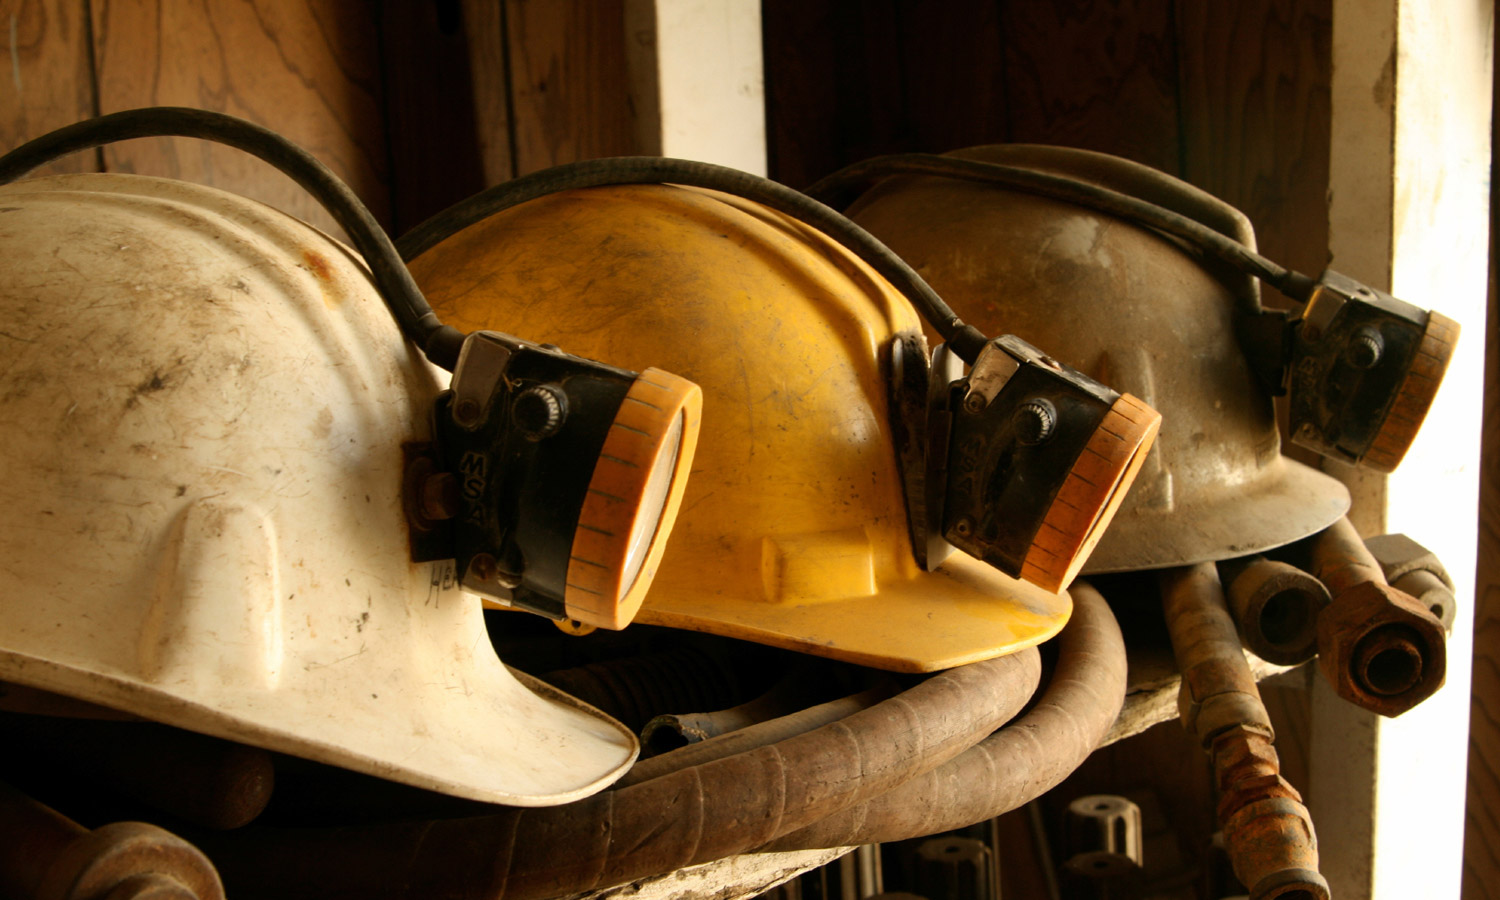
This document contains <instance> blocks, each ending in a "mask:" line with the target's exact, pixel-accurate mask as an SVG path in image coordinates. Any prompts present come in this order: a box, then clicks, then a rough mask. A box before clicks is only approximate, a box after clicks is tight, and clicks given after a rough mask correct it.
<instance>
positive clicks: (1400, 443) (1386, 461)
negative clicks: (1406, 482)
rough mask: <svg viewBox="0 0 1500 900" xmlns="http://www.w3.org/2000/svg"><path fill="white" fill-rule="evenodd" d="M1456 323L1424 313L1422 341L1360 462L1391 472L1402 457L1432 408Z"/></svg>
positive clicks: (1454, 340)
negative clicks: (1425, 327) (1424, 321)
mask: <svg viewBox="0 0 1500 900" xmlns="http://www.w3.org/2000/svg"><path fill="white" fill-rule="evenodd" d="M1458 332H1459V325H1458V323H1457V322H1455V321H1453V320H1452V319H1450V318H1448V317H1447V316H1445V315H1443V314H1442V313H1440V312H1437V311H1435V310H1434V311H1432V312H1429V313H1428V314H1427V329H1426V330H1425V331H1423V332H1422V341H1421V343H1420V344H1418V345H1417V352H1416V355H1415V356H1414V357H1413V358H1412V361H1411V368H1410V369H1409V370H1408V371H1407V373H1406V378H1405V379H1404V380H1402V382H1401V388H1400V390H1399V391H1397V392H1396V399H1395V401H1394V402H1393V403H1392V404H1391V409H1390V412H1388V413H1386V417H1385V421H1383V422H1381V423H1380V431H1378V432H1377V433H1376V434H1375V439H1374V440H1373V441H1371V442H1370V449H1369V450H1367V451H1365V458H1364V460H1363V463H1364V465H1366V466H1368V467H1369V468H1372V469H1374V470H1376V471H1378V472H1386V473H1390V472H1394V471H1396V466H1398V465H1400V464H1401V459H1402V457H1404V456H1406V451H1407V450H1408V449H1410V448H1411V444H1412V441H1414V440H1416V437H1417V432H1418V431H1419V430H1421V428H1422V420H1423V419H1425V418H1427V410H1428V409H1430V408H1431V407H1432V399H1433V397H1434V396H1436V395H1437V390H1438V388H1439V387H1440V386H1442V383H1443V375H1444V374H1445V373H1446V372H1447V371H1448V362H1449V361H1450V360H1451V359H1453V348H1454V345H1455V344H1457V343H1458Z"/></svg>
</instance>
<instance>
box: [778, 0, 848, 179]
mask: <svg viewBox="0 0 1500 900" xmlns="http://www.w3.org/2000/svg"><path fill="white" fill-rule="evenodd" d="M834 6H835V4H834V0H762V3H761V27H762V28H763V29H764V35H763V42H764V46H765V76H766V165H767V169H768V170H769V172H770V175H771V177H772V178H774V179H775V180H777V181H780V182H782V183H784V184H789V185H791V186H793V187H798V188H802V187H806V186H807V185H809V184H811V183H812V182H813V181H816V180H817V179H818V177H819V176H821V175H824V174H827V173H828V172H831V171H833V170H834V169H836V168H838V167H839V163H840V160H842V159H843V153H842V151H841V149H840V131H839V129H837V128H834V127H831V120H830V118H829V116H830V114H831V113H832V112H833V111H834V110H836V109H837V107H838V90H837V69H838V63H837V57H836V56H835V55H834V54H833V53H832V52H830V51H831V50H832V49H833V41H832V30H833V28H834Z"/></svg>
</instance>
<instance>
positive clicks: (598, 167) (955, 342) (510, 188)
mask: <svg viewBox="0 0 1500 900" xmlns="http://www.w3.org/2000/svg"><path fill="white" fill-rule="evenodd" d="M616 184H680V185H687V186H689V187H699V188H707V189H709V190H715V191H722V192H724V193H726V194H733V195H735V196H737V197H743V198H745V199H747V200H753V201H755V202H756V203H759V204H761V205H762V206H767V207H770V208H771V209H774V210H776V211H777V212H780V213H784V214H785V215H788V216H791V217H792V218H794V219H796V220H798V221H800V222H803V223H805V224H807V225H810V226H812V227H813V228H816V229H817V230H819V231H821V232H822V233H823V234H825V235H827V236H828V237H830V238H832V239H833V240H835V241H837V242H838V243H839V244H841V245H843V246H844V247H845V248H846V249H848V250H849V251H850V252H852V253H853V254H854V255H855V256H858V257H859V258H860V259H862V260H864V261H865V263H866V264H868V265H869V266H870V268H872V269H874V270H875V271H876V272H878V273H880V275H881V276H883V277H884V278H885V279H886V280H887V281H889V282H890V283H891V284H892V285H893V286H894V287H895V288H896V289H897V290H898V291H900V292H901V293H902V294H904V295H905V296H906V298H907V299H908V300H910V301H911V304H912V305H913V306H915V307H916V308H917V309H918V310H919V311H920V312H921V313H922V315H923V316H924V317H925V318H926V319H927V321H928V322H929V323H931V324H932V327H933V328H934V329H935V330H936V331H937V333H938V334H940V335H942V336H943V339H944V340H946V341H947V342H948V344H949V347H950V348H951V349H952V350H953V352H954V353H955V354H957V355H958V357H959V358H960V359H962V360H963V361H964V362H967V363H969V364H971V365H972V364H973V362H974V360H975V359H976V358H977V357H978V356H979V351H980V350H982V349H984V346H985V344H987V343H989V341H988V339H987V338H985V336H984V334H983V333H981V332H980V331H979V330H978V329H976V328H974V327H972V326H969V325H965V324H964V322H963V320H962V319H960V318H959V317H958V314H957V313H955V312H954V311H953V310H952V309H951V308H950V307H949V306H948V304H947V303H945V302H943V298H941V297H939V296H938V295H937V292H936V291H934V290H933V289H932V287H931V286H930V285H928V284H927V282H926V281H924V280H923V279H922V276H920V275H918V274H917V273H916V271H915V270H913V269H912V267H911V266H909V265H907V264H906V261H905V260H903V259H902V258H901V257H899V256H897V255H896V254H895V253H894V252H892V251H891V249H890V248H889V247H887V246H886V245H885V244H883V243H881V242H880V240H879V239H878V238H876V237H875V236H874V235H872V234H870V233H869V232H868V231H865V230H864V229H863V228H861V227H859V226H858V225H856V224H855V223H854V222H852V221H851V220H850V219H849V218H848V217H847V216H845V215H844V214H843V213H840V212H838V211H837V210H834V209H830V208H829V207H827V206H824V205H823V204H822V203H819V202H818V201H816V200H814V199H812V198H811V197H808V196H807V195H805V194H803V193H801V192H799V191H794V190H792V189H791V188H789V187H787V186H786V185H783V184H778V183H777V182H774V181H772V180H770V179H769V178H762V177H760V176H759V175H751V174H750V173H749V172H741V171H739V170H738V169H731V168H728V167H726V166H716V165H714V164H712V163H705V162H696V161H693V160H685V159H669V158H662V157H657V156H619V157H613V158H609V159H590V160H584V161H582V162H576V163H568V164H566V165H561V166H554V167H552V168H550V169H543V170H542V171H540V172H533V173H532V174H530V175H524V176H522V177H520V178H516V179H513V180H511V181H507V182H504V183H503V184H497V185H495V186H494V187H491V188H487V189H485V190H483V191H481V192H479V193H478V194H475V195H474V196H472V197H469V198H468V199H466V200H460V201H459V202H458V203H455V204H454V205H452V206H450V207H448V208H447V209H445V210H443V211H442V212H440V213H438V214H437V215H435V216H433V217H432V218H430V219H428V220H427V221H425V222H423V223H422V224H420V225H418V226H417V227H416V228H413V229H412V230H411V231H408V232H407V233H406V234H404V235H402V236H401V237H400V239H398V240H397V241H396V248H397V249H398V250H399V251H400V252H401V256H402V258H404V259H407V260H412V259H415V258H417V257H418V256H420V255H422V253H424V252H426V251H427V250H428V249H430V248H431V247H433V246H435V245H436V244H438V243H440V242H442V241H443V240H444V239H445V238H447V237H449V236H450V235H453V234H455V233H457V232H459V231H462V230H463V229H465V228H467V227H468V226H470V225H473V224H474V223H475V222H479V221H482V220H483V219H487V218H489V217H490V216H492V215H494V214H495V213H498V212H501V211H503V210H506V209H510V208H511V207H513V206H519V205H521V204H522V203H525V202H527V201H528V200H535V199H536V198H538V197H544V196H546V195H548V194H555V193H557V192H559V191H568V190H576V189H579V188H590V187H602V186H604V185H616Z"/></svg>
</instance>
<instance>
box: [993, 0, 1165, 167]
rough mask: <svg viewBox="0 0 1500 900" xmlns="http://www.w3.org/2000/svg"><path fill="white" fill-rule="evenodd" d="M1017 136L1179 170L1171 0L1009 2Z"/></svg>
mask: <svg viewBox="0 0 1500 900" xmlns="http://www.w3.org/2000/svg"><path fill="white" fill-rule="evenodd" d="M1003 6H1004V10H1003V13H1002V16H1001V27H1002V28H1003V30H1004V35H1005V92H1006V109H1007V113H1006V114H1007V116H1008V118H1009V121H1010V139H1011V140H1012V141H1017V142H1021V143H1036V144H1062V145H1066V146H1070V147H1080V148H1083V149H1085V150H1098V151H1101V152H1104V153H1113V154H1115V155H1117V156H1123V157H1125V158H1127V159H1133V160H1135V161H1136V162H1140V163H1145V164H1146V165H1148V166H1154V167H1156V168H1158V169H1161V170H1162V171H1164V172H1167V173H1169V174H1172V175H1176V174H1179V171H1180V169H1179V163H1178V119H1177V99H1176V97H1177V47H1176V34H1175V31H1174V28H1173V25H1172V10H1173V4H1172V3H1171V2H1170V0H1057V2H1054V3H1035V2H1030V0H1005V2H1004V4H1003Z"/></svg>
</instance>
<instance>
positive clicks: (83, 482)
mask: <svg viewBox="0 0 1500 900" xmlns="http://www.w3.org/2000/svg"><path fill="white" fill-rule="evenodd" d="M0 318H3V320H4V324H3V325H0V343H3V344H4V345H5V354H4V361H3V362H0V459H3V461H4V462H3V465H4V471H5V475H6V477H5V478H4V479H3V483H0V567H3V571H4V574H5V578H6V583H7V585H8V588H9V590H8V592H7V595H6V598H5V600H4V601H3V602H0V679H4V680H6V681H10V682H13V683H19V684H24V685H28V686H31V687H36V688H41V689H44V690H48V691H54V692H57V693H60V694H65V695H70V696H73V697H77V698H81V699H84V700H88V701H91V702H94V703H99V704H104V705H107V706H111V707H115V708H117V709H120V710H124V711H127V712H130V713H133V714H137V715H140V716H144V717H148V718H151V719H155V720H158V721H162V722H166V723H169V724H172V725H175V726H179V727H183V728H188V729H192V730H194V731H200V732H204V733H207V734H213V735H217V736H220V737H225V738H229V739H233V740H238V741H243V742H246V743H251V744H256V745H259V746H262V747H266V748H269V749H273V750H278V751H283V752H287V753H292V754H296V755H298V756H303V757H306V758H309V759H313V760H317V761H320V762H325V763H332V764H337V765H341V766H345V767H347V768H350V769H354V770H357V771H361V772H365V773H369V774H373V775H378V776H381V777H385V778H390V779H393V780H396V781H401V782H405V783H407V784H411V785H416V786H419V787H423V788H429V789H432V790H438V791H443V792H445V793H449V794H454V795H458V796H462V797H468V798H473V799H477V800H484V801H490V802H499V803H508V804H516V805H523V806H537V805H546V804H554V803H562V802H566V801H569V800H572V799H575V798H578V797H582V796H585V795H587V794H589V793H592V792H594V791H596V790H598V789H600V788H601V787H603V786H605V785H606V784H608V783H609V782H610V781H612V780H613V779H614V778H615V777H617V776H618V775H620V774H621V773H622V772H623V771H624V770H625V769H626V768H627V767H628V766H629V765H630V764H631V762H632V761H633V760H634V759H635V755H636V749H637V745H636V742H635V739H634V737H633V736H632V735H631V734H630V733H628V732H627V731H626V730H625V729H624V728H623V727H622V726H621V725H619V724H618V723H617V722H615V721H613V720H611V719H609V718H607V717H606V716H604V715H602V714H601V713H599V712H597V711H596V710H593V709H590V708H588V707H586V706H584V705H583V704H581V703H579V702H577V701H575V700H573V699H572V698H569V697H567V696H566V695H563V694H561V693H559V692H556V691H553V690H551V689H549V688H546V687H545V686H541V685H539V684H534V683H529V682H528V683H523V682H522V681H519V680H518V679H517V677H516V676H514V675H512V673H511V672H510V671H509V670H507V669H506V667H505V666H504V665H503V664H502V663H501V661H500V660H499V659H498V658H497V657H496V656H495V653H494V651H493V649H492V646H491V643H490V641H489V637H488V634H487V632H486V630H485V625H484V621H483V618H482V613H481V608H480V604H479V601H478V600H477V599H475V598H473V597H471V596H469V595H467V594H464V593H462V592H460V591H459V590H458V589H457V588H456V584H455V578H454V572H453V564H452V561H451V560H450V561H444V562H437V563H426V564H421V565H417V564H413V563H412V562H410V559H411V550H410V547H409V542H408V540H409V539H408V533H407V525H406V521H405V516H404V515H403V510H402V474H403V444H404V443H406V442H414V441H422V440H427V439H429V435H428V433H427V432H428V416H429V414H430V409H431V406H432V401H433V398H434V397H435V396H436V395H437V393H438V390H439V385H438V377H437V371H436V370H435V369H433V368H431V367H429V366H428V364H427V363H426V362H425V361H423V360H422V359H421V357H420V356H419V355H418V354H417V353H416V352H415V350H413V349H412V348H411V347H410V346H409V345H408V344H407V343H406V342H405V341H403V339H402V337H401V335H400V333H399V332H398V330H397V327H396V325H395V323H394V322H393V320H392V318H391V315H390V314H389V313H388V312H387V311H386V309H385V308H383V306H382V303H381V300H380V298H379V296H378V295H377V293H376V292H375V290H374V289H373V288H372V287H371V285H370V283H369V277H368V275H367V274H366V272H365V270H364V268H363V266H362V264H361V262H360V261H359V260H358V259H357V258H355V257H354V256H353V254H352V253H351V252H350V251H348V250H347V249H346V248H344V247H342V246H341V245H340V244H338V243H336V242H334V241H333V240H330V239H329V238H328V237H326V236H324V235H322V234H320V233H318V232H317V231H315V230H313V229H311V228H309V227H307V226H306V225H303V224H302V223H300V222H297V221H296V220H294V219H291V218H289V217H287V216H285V215H282V214H280V213H277V212H276V211H274V210H271V209H268V208H266V207H264V206H261V205H259V204H257V203H254V202H252V201H249V200H245V199H243V198H240V197H237V196H233V195H230V194H226V193H223V192H220V191H217V190H213V189H210V188H204V187H199V186H194V185H189V184H183V183H180V182H175V181H167V180H161V179H150V178H141V177H135V176H124V175H78V176H61V177H55V178H47V179H40V180H35V181H27V182H20V183H16V184H11V185H8V186H5V187H0Z"/></svg>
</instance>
